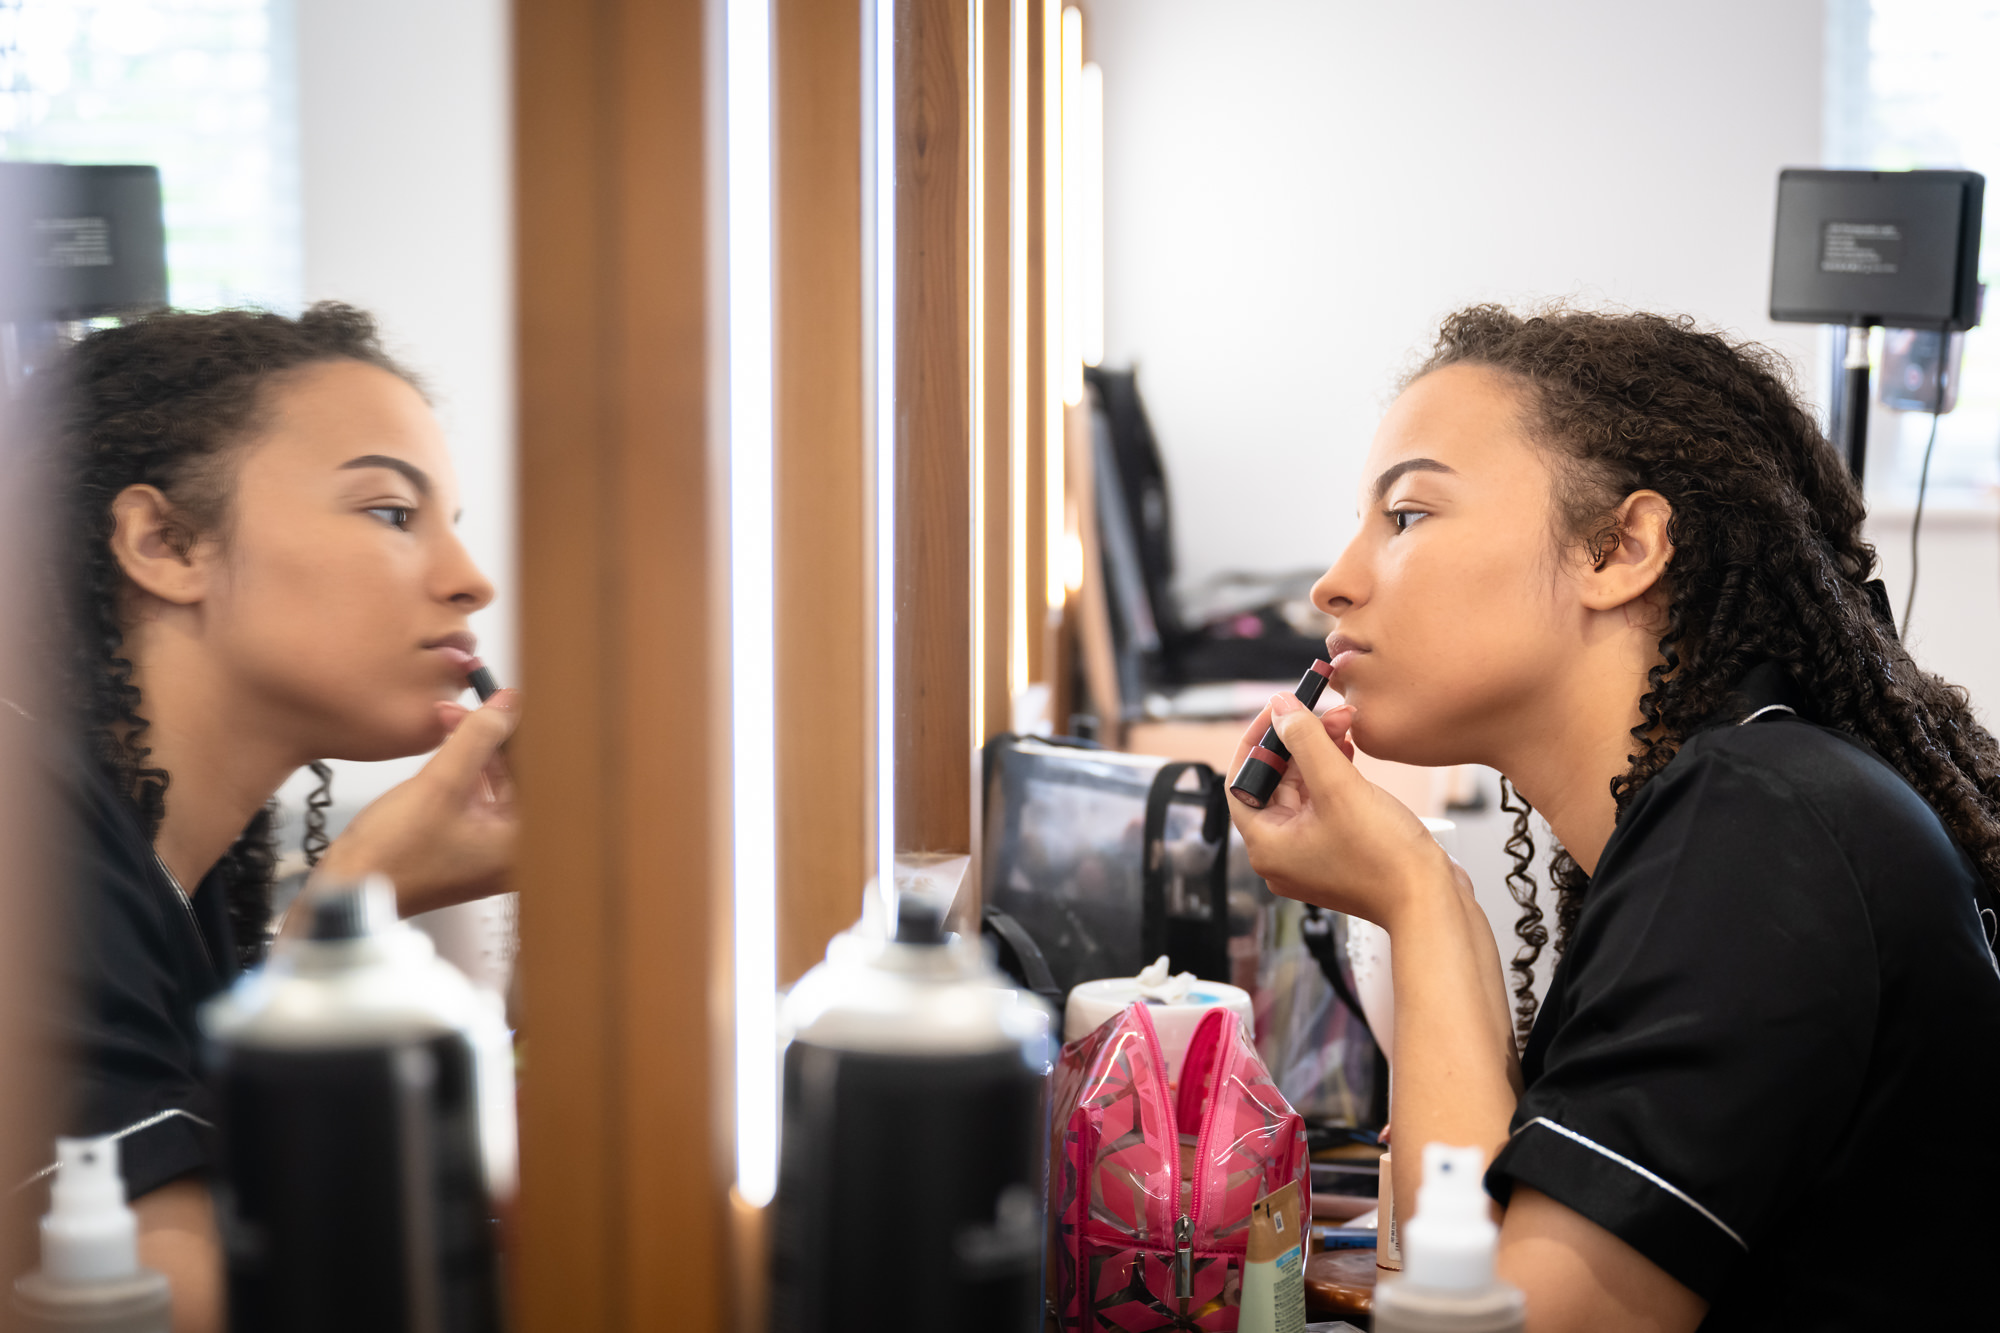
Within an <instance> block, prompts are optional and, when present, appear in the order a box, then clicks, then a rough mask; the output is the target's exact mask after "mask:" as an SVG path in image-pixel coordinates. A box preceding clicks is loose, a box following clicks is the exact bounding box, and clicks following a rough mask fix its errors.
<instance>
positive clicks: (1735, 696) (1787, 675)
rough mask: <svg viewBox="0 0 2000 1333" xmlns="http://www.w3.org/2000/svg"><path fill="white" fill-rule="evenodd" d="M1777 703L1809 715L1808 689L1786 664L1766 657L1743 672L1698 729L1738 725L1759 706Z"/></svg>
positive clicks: (1802, 715)
mask: <svg viewBox="0 0 2000 1333" xmlns="http://www.w3.org/2000/svg"><path fill="white" fill-rule="evenodd" d="M1773 705H1780V706H1783V707H1785V708H1789V709H1791V710H1792V711H1793V712H1794V713H1797V714H1798V715H1799V716H1800V717H1805V716H1807V709H1806V696H1805V691H1803V690H1801V689H1800V688H1799V686H1798V682H1797V681H1795V680H1793V679H1792V673H1791V672H1789V671H1787V670H1785V667H1784V664H1783V663H1781V662H1777V661H1774V660H1772V659H1770V658H1766V659H1764V660H1763V661H1761V662H1759V663H1757V665H1755V666H1753V667H1751V668H1750V669H1749V670H1748V671H1746V672H1744V673H1743V675H1742V677H1741V678H1740V679H1739V680H1738V681H1737V682H1736V684H1735V686H1734V687H1732V688H1731V689H1730V691H1729V693H1728V694H1726V695H1724V696H1723V699H1722V703H1721V705H1720V706H1719V707H1717V708H1716V710H1715V711H1714V712H1713V713H1710V714H1709V715H1708V716H1707V717H1706V718H1704V719H1702V723H1701V725H1700V726H1698V727H1696V728H1695V730H1696V731H1706V730H1708V729H1709V728H1710V727H1726V726H1734V725H1735V724H1736V723H1738V722H1741V721H1743V720H1744V719H1745V718H1747V717H1749V716H1750V715H1751V714H1752V713H1754V712H1756V711H1757V710H1758V709H1760V708H1769V707H1771V706H1773Z"/></svg>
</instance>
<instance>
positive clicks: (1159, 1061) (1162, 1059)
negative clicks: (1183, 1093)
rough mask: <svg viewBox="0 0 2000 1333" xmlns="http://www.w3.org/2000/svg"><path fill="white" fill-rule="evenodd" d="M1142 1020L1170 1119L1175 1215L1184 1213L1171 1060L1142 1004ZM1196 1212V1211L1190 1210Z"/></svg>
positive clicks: (1171, 1196)
mask: <svg viewBox="0 0 2000 1333" xmlns="http://www.w3.org/2000/svg"><path fill="white" fill-rule="evenodd" d="M1139 1017H1140V1018H1141V1019H1142V1020H1144V1021H1143V1024H1142V1026H1144V1028H1145V1030H1146V1049H1147V1050H1149V1051H1151V1052H1152V1053H1153V1069H1154V1072H1155V1073H1156V1074H1157V1076H1158V1077H1157V1078H1156V1079H1155V1080H1154V1082H1155V1085H1156V1086H1157V1087H1158V1088H1159V1089H1160V1109H1161V1110H1162V1111H1163V1112H1165V1114H1166V1117H1167V1142H1168V1143H1170V1144H1171V1145H1172V1146H1173V1151H1171V1152H1169V1153H1168V1154H1167V1185H1168V1190H1167V1208H1168V1210H1169V1211H1170V1212H1171V1213H1172V1214H1173V1215H1174V1216H1175V1217H1179V1216H1180V1211H1181V1127H1180V1123H1179V1121H1178V1120H1177V1119H1176V1118H1175V1116H1174V1103H1173V1099H1172V1098H1170V1097H1168V1096H1167V1095H1166V1083H1167V1057H1166V1056H1165V1055H1164V1054H1162V1053H1161V1051H1160V1032H1159V1029H1158V1028H1155V1027H1154V1026H1153V1016H1152V1015H1151V1014H1149V1013H1147V1012H1146V1006H1145V1004H1144V1003H1141V1004H1140V1005H1139ZM1190 1211H1192V1210H1190Z"/></svg>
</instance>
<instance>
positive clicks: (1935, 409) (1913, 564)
mask: <svg viewBox="0 0 2000 1333" xmlns="http://www.w3.org/2000/svg"><path fill="white" fill-rule="evenodd" d="M1950 349H1951V335H1949V334H1946V333H1940V334H1939V335H1938V368H1937V389H1936V391H1935V392H1933V393H1932V394H1931V436H1930V438H1929V439H1928V440H1926V441H1924V467H1923V471H1922V472H1919V473H1918V474H1917V512H1916V513H1915V515H1913V516H1912V517H1911V519H1910V591H1909V594H1908V595H1907V596H1906V597H1904V598H1903V628H1902V629H1901V630H1900V631H1899V632H1898V633H1897V636H1896V637H1898V638H1900V639H1901V640H1902V641H1903V642H1904V643H1906V644H1907V643H1908V642H1909V641H1910V612H1911V611H1913V610H1915V609H1916V605H1917V534H1918V533H1919V532H1921V531H1923V527H1924V492H1925V491H1926V490H1928V489H1929V488H1930V482H1931V450H1933V449H1935V448H1937V428H1938V417H1939V416H1940V415H1941V414H1942V413H1943V411H1944V373H1945V363H1946V361H1947V359H1948V356H1949V353H1950Z"/></svg>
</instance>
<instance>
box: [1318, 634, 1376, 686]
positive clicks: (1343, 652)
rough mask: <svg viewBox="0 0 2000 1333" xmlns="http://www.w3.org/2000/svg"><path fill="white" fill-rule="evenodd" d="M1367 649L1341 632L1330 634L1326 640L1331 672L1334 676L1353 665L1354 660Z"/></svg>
mask: <svg viewBox="0 0 2000 1333" xmlns="http://www.w3.org/2000/svg"><path fill="white" fill-rule="evenodd" d="M1367 651H1368V649H1366V648H1363V647H1362V646H1361V645H1360V644H1358V643H1356V642H1355V641H1354V640H1352V639H1350V638H1348V637H1346V636H1345V635H1342V634H1334V635H1330V636H1328V638H1327V641H1326V655H1327V661H1328V663H1329V664H1330V665H1331V666H1332V667H1333V674H1334V675H1336V676H1338V675H1339V674H1340V673H1341V671H1343V670H1344V669H1345V668H1347V667H1349V666H1351V665H1353V663H1354V660H1355V659H1356V658H1358V657H1360V656H1361V655H1362V654H1363V653H1366V652H1367Z"/></svg>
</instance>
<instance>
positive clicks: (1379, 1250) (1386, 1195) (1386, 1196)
mask: <svg viewBox="0 0 2000 1333" xmlns="http://www.w3.org/2000/svg"><path fill="white" fill-rule="evenodd" d="M1393 1156H1395V1154H1394V1153H1386V1152H1385V1153H1383V1154H1382V1183H1381V1185H1380V1186H1379V1187H1378V1188H1379V1190H1380V1194H1379V1196H1378V1202H1377V1204H1376V1208H1375V1266H1376V1267H1377V1268H1385V1269H1387V1270H1388V1271H1390V1272H1391V1273H1400V1272H1402V1271H1403V1243H1402V1237H1401V1236H1399V1235H1398V1234H1397V1233H1396V1175H1395V1172H1394V1171H1393V1170H1391V1167H1392V1166H1393V1165H1394V1163H1393V1162H1391V1161H1390V1158H1392V1157H1393Z"/></svg>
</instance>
